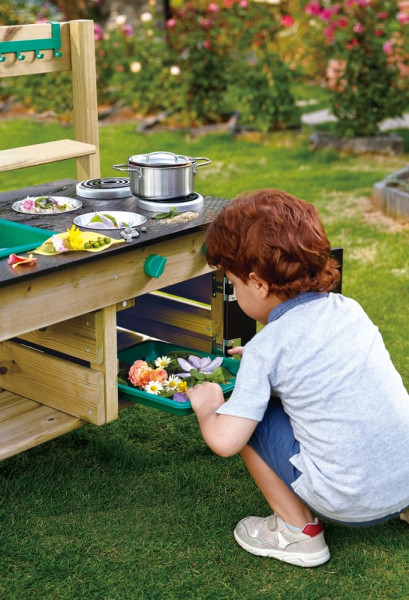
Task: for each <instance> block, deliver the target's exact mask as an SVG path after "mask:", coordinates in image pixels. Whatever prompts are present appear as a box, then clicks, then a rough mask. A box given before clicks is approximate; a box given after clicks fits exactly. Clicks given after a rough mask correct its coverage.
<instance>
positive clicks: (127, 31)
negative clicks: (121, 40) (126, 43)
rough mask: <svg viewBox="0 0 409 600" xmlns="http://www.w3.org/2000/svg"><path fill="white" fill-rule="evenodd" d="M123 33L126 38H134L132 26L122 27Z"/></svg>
mask: <svg viewBox="0 0 409 600" xmlns="http://www.w3.org/2000/svg"><path fill="white" fill-rule="evenodd" d="M122 31H123V34H124V35H125V36H126V37H132V36H133V27H132V25H124V26H123V27H122Z"/></svg>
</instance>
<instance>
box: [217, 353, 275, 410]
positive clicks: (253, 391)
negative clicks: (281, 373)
mask: <svg viewBox="0 0 409 600" xmlns="http://www.w3.org/2000/svg"><path fill="white" fill-rule="evenodd" d="M270 396H271V385H270V381H269V378H268V368H267V366H266V365H265V362H264V360H263V357H262V356H260V355H259V354H258V353H257V352H256V351H255V350H254V349H253V348H251V347H249V348H248V347H247V346H246V347H245V348H244V351H243V356H242V358H241V362H240V368H239V370H238V373H237V377H236V383H235V386H234V390H233V392H232V395H231V396H230V398H229V399H228V400H227V401H226V402H225V403H224V404H222V406H220V408H218V409H217V411H216V412H217V414H219V415H232V416H235V417H245V418H247V419H253V420H254V421H261V420H262V418H263V416H264V413H265V411H266V409H267V405H268V402H269V400H270Z"/></svg>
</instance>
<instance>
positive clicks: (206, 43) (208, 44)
mask: <svg viewBox="0 0 409 600" xmlns="http://www.w3.org/2000/svg"><path fill="white" fill-rule="evenodd" d="M211 47H212V45H211V43H210V41H209V40H205V41H204V42H203V48H206V50H210V48H211Z"/></svg>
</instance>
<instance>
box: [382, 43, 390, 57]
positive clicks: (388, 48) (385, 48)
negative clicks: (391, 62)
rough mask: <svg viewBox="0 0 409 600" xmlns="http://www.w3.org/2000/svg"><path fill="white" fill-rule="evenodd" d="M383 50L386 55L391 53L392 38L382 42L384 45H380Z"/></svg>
mask: <svg viewBox="0 0 409 600" xmlns="http://www.w3.org/2000/svg"><path fill="white" fill-rule="evenodd" d="M382 48H383V51H384V52H385V54H386V55H387V56H390V55H391V54H393V42H392V40H388V41H387V42H385V43H384V45H383V46H382Z"/></svg>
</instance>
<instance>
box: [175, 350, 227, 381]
mask: <svg viewBox="0 0 409 600" xmlns="http://www.w3.org/2000/svg"><path fill="white" fill-rule="evenodd" d="M222 362H223V357H222V356H218V357H216V358H214V359H213V360H212V359H211V358H210V357H209V356H205V357H204V358H200V357H199V356H195V355H194V354H191V355H190V356H189V357H188V359H187V360H185V359H184V358H178V363H179V364H180V366H181V367H182V369H184V372H183V373H178V375H179V377H189V375H190V371H191V370H192V369H195V370H196V371H199V373H203V374H204V375H211V374H212V373H213V371H214V370H215V369H216V368H217V367H220V365H221V364H222Z"/></svg>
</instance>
